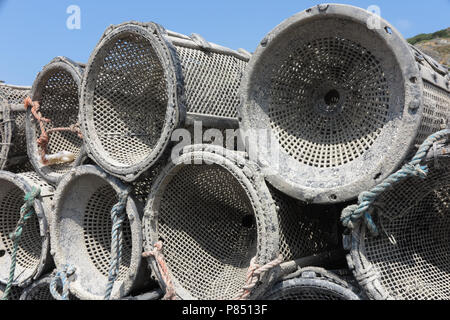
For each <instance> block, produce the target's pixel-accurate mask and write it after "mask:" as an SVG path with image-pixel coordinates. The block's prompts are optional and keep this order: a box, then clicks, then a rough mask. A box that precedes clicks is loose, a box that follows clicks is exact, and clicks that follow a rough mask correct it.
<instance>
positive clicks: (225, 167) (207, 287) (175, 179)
mask: <svg viewBox="0 0 450 320" xmlns="http://www.w3.org/2000/svg"><path fill="white" fill-rule="evenodd" d="M191 157H192V159H194V158H195V159H197V160H199V159H200V162H199V164H194V163H191V164H185V163H184V162H183V161H184V160H186V159H191ZM183 159H184V160H183ZM201 159H203V160H205V162H202V160H201ZM179 161H180V162H176V164H169V166H168V168H167V169H166V170H165V173H163V174H162V175H161V176H160V177H159V178H158V179H157V181H156V182H155V184H154V186H153V190H152V193H151V196H150V197H149V202H148V203H147V207H146V211H145V212H146V217H145V221H144V237H145V238H146V244H145V246H146V247H145V249H146V250H147V251H148V250H152V245H153V244H155V243H156V242H157V241H162V242H163V246H164V257H165V263H166V264H167V268H168V269H169V272H170V275H171V277H172V282H173V283H174V289H175V292H176V294H177V295H178V297H179V298H181V299H201V300H205V299H208V300H222V299H231V298H234V297H235V296H236V294H237V293H238V292H239V291H240V289H242V287H243V286H244V285H245V282H246V274H247V270H248V267H249V265H250V260H251V259H252V258H253V257H255V256H256V257H257V260H258V261H259V262H258V263H262V264H265V263H267V262H269V261H271V260H273V259H274V258H275V257H276V256H277V252H278V250H277V249H276V248H277V240H278V235H277V233H276V230H277V225H276V224H275V222H276V212H275V209H274V207H273V203H272V204H268V203H265V204H261V201H267V199H270V193H268V190H267V189H263V188H266V187H265V184H264V182H263V179H261V180H260V183H261V185H251V184H249V180H247V179H248V178H246V177H245V175H244V173H243V172H241V171H240V169H239V168H238V167H237V165H235V164H232V163H231V162H230V160H228V159H226V157H223V156H219V155H216V154H209V153H208V152H202V151H198V152H192V153H190V152H187V153H184V154H183V156H182V157H181V158H180V159H179ZM206 161H208V162H206ZM206 163H208V164H206ZM255 176H256V174H255ZM255 181H258V179H255ZM258 188H261V190H265V193H264V195H265V197H266V198H264V199H263V200H262V199H259V198H255V194H258V193H259V194H261V192H263V191H261V190H258ZM258 196H259V195H258ZM261 205H264V206H265V207H263V208H261V207H260V206H261ZM266 210H267V211H266ZM265 211H266V212H265ZM150 262H151V263H152V266H153V268H154V270H155V269H156V273H157V274H158V276H159V277H160V276H161V274H160V272H159V271H158V270H159V269H158V264H156V263H155V261H154V260H153V259H151V260H150ZM160 281H162V280H161V278H160ZM163 283H164V282H163ZM164 285H166V284H164Z"/></svg>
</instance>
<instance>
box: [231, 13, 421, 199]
mask: <svg viewBox="0 0 450 320" xmlns="http://www.w3.org/2000/svg"><path fill="white" fill-rule="evenodd" d="M322 17H339V18H341V19H347V20H350V21H352V22H356V23H359V24H363V25H366V23H367V20H368V18H370V17H373V15H372V14H371V13H369V12H368V11H366V10H364V9H361V8H358V7H354V6H349V5H341V4H324V5H318V6H315V7H312V8H310V9H307V10H305V11H303V12H300V13H297V14H295V15H294V16H292V17H290V18H288V19H286V20H285V21H283V22H282V23H281V24H279V25H278V26H277V27H275V28H274V29H273V30H272V31H271V32H269V33H268V34H267V36H266V37H265V38H264V40H263V41H262V44H260V45H259V46H258V48H257V49H256V51H255V53H254V54H253V56H252V58H251V60H250V63H249V65H248V69H247V72H246V74H245V75H244V77H243V80H242V83H241V87H240V95H241V106H240V108H238V114H239V122H240V127H241V131H242V134H245V132H246V131H248V130H251V129H252V120H251V118H252V115H251V114H249V113H248V112H247V107H246V106H247V105H249V104H250V103H251V100H252V97H251V96H249V92H250V91H251V88H252V82H253V80H252V77H253V72H254V70H257V69H258V67H259V66H260V60H261V59H262V57H264V55H265V51H266V50H267V49H268V48H271V43H272V40H273V39H275V38H276V37H278V36H282V35H283V34H287V33H288V32H289V31H290V30H291V29H292V28H295V27H296V25H299V24H305V23H308V22H309V21H314V20H316V19H321V18H322ZM381 24H382V26H384V28H382V29H380V30H375V31H374V32H376V33H377V34H378V36H379V38H380V39H382V40H383V41H384V42H385V44H386V47H389V48H390V50H391V54H392V56H393V57H394V58H395V59H396V62H397V63H398V65H399V68H400V71H401V73H402V76H403V78H404V79H405V86H404V92H405V97H404V98H405V105H404V106H403V107H404V108H403V110H404V111H403V115H402V118H401V122H402V126H401V127H400V128H396V130H395V135H394V136H395V137H396V140H395V141H393V143H392V144H390V145H389V146H380V147H378V148H377V149H380V150H381V151H384V152H383V153H384V155H383V157H379V159H380V160H379V161H377V163H376V165H374V166H373V168H371V169H370V171H369V170H365V171H364V173H363V174H360V175H356V174H355V175H356V177H355V179H353V181H351V182H350V183H348V184H346V185H344V186H339V187H330V188H311V187H308V186H306V185H305V177H302V176H301V174H289V173H287V172H286V171H285V172H282V173H280V174H277V173H275V174H274V172H276V171H275V170H274V168H272V167H271V164H270V163H269V161H267V160H266V159H264V158H265V157H264V155H263V156H262V157H261V158H259V159H258V164H259V165H260V166H261V167H262V168H263V170H264V171H265V172H266V179H267V180H268V181H269V182H270V183H271V184H272V185H273V186H274V187H276V188H277V189H279V190H280V191H282V192H284V193H286V194H288V195H289V196H291V197H294V198H296V199H299V200H302V201H305V202H308V203H317V204H326V203H338V202H345V201H348V200H352V199H354V198H356V197H357V195H358V194H359V193H360V192H362V191H364V190H369V189H371V188H372V187H374V186H375V185H377V184H378V183H379V182H380V181H382V180H384V179H385V178H386V177H388V176H389V174H391V173H392V172H393V171H395V170H396V169H397V168H398V166H400V165H401V164H402V162H403V160H404V158H405V157H406V156H407V155H408V152H409V151H410V149H411V147H413V146H414V139H415V136H416V133H417V130H418V129H419V125H420V120H421V118H422V114H423V109H424V106H423V103H422V101H423V81H422V78H421V74H420V70H419V68H418V66H417V64H416V62H415V58H414V56H413V54H412V52H411V50H410V49H409V45H408V43H407V42H406V40H405V39H404V38H403V37H402V35H401V34H400V33H399V32H398V31H397V30H396V29H395V28H394V27H393V26H392V25H390V24H389V23H388V22H387V21H385V20H384V19H381ZM388 31H390V33H389V32H388ZM411 79H414V81H415V83H413V82H411ZM414 102H419V104H420V107H419V109H418V110H417V111H416V112H415V113H412V114H411V113H410V112H409V106H410V104H411V103H414ZM266 127H267V126H266ZM269 127H270V126H269ZM390 131H393V130H392V129H391V130H390ZM406 138H408V139H409V140H408V141H407V143H406V144H407V146H408V148H403V149H402V150H396V151H395V152H392V150H391V151H389V150H387V149H389V148H391V147H392V145H395V146H399V145H403V146H404V145H405V140H406ZM378 140H379V139H378ZM275 141H276V140H275ZM372 149H373V148H372ZM259 151H260V152H261V153H267V152H268V151H267V146H266V145H262V146H261V147H260V149H259ZM369 151H370V150H369ZM365 155H367V151H366V154H365ZM365 155H363V156H362V157H361V158H363V157H364V156H365ZM280 158H281V159H282V160H283V159H284V161H286V162H287V161H288V160H289V158H290V157H289V156H287V154H286V153H285V152H284V151H282V152H281V156H280ZM282 165H283V164H282ZM309 168H310V170H313V169H315V168H314V167H309ZM333 169H335V168H330V169H329V170H322V169H320V170H316V171H317V174H318V175H320V176H329V177H332V176H335V175H336V173H335V170H333ZM341 170H342V169H341ZM361 173H362V171H361ZM367 177H373V179H370V181H369V179H367ZM337 183H338V182H337Z"/></svg>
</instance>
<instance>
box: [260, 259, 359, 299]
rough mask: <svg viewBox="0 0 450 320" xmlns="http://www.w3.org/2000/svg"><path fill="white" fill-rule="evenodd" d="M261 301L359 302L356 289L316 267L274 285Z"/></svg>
mask: <svg viewBox="0 0 450 320" xmlns="http://www.w3.org/2000/svg"><path fill="white" fill-rule="evenodd" d="M262 299H263V300H321V301H322V300H361V299H362V296H361V293H360V291H359V289H358V287H354V286H352V284H351V283H350V282H348V281H346V280H345V279H342V278H341V277H339V276H338V275H337V274H335V273H332V272H330V271H327V270H325V269H322V268H317V267H306V268H302V269H299V270H298V271H297V272H295V273H292V274H290V275H287V276H285V277H283V278H282V280H281V281H279V282H278V283H277V284H275V285H274V286H273V287H272V288H271V289H270V291H269V292H267V293H266V294H265V296H264V297H263V298H262Z"/></svg>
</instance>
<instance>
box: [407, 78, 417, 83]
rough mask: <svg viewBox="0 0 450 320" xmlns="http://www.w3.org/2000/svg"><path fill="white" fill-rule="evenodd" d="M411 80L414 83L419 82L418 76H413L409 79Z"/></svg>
mask: <svg viewBox="0 0 450 320" xmlns="http://www.w3.org/2000/svg"><path fill="white" fill-rule="evenodd" d="M409 81H411V82H412V83H416V82H417V78H416V77H411V79H409Z"/></svg>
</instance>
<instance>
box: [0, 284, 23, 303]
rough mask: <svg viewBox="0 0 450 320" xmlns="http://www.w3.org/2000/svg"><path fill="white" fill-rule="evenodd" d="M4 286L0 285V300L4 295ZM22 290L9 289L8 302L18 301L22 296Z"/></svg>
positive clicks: (17, 288)
mask: <svg viewBox="0 0 450 320" xmlns="http://www.w3.org/2000/svg"><path fill="white" fill-rule="evenodd" d="M5 289H6V286H4V285H2V284H0V299H2V297H3V295H4V294H5ZM22 291H23V290H22V289H21V288H19V287H11V290H10V291H9V296H8V300H10V301H14V300H20V296H21V295H22Z"/></svg>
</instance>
